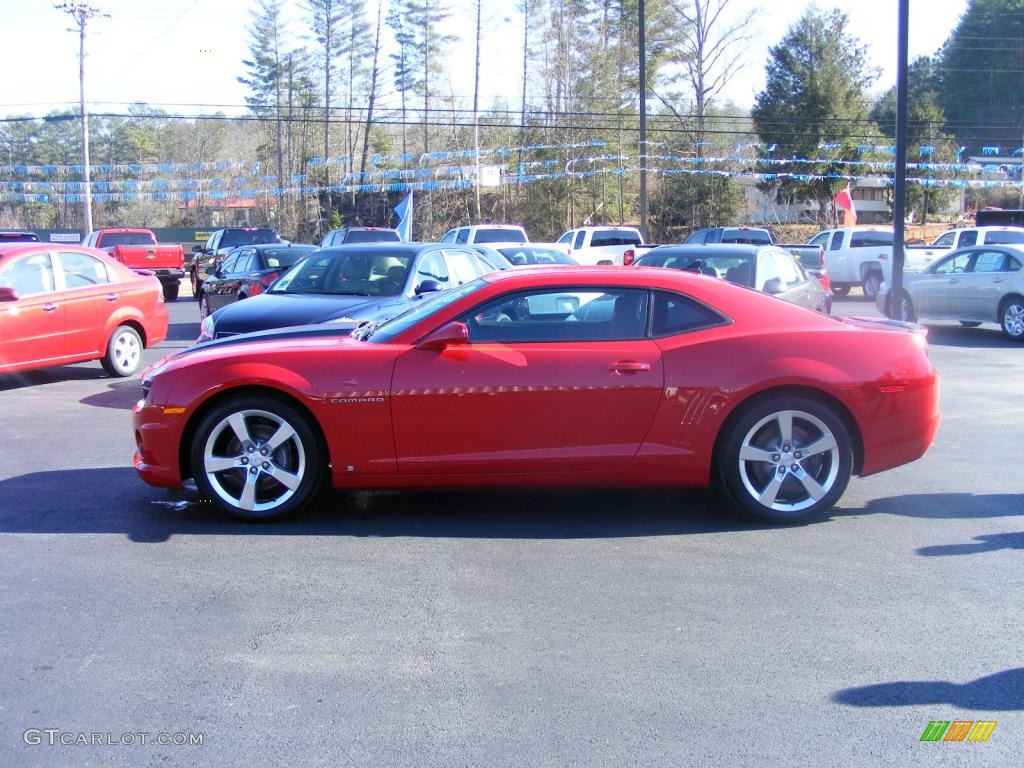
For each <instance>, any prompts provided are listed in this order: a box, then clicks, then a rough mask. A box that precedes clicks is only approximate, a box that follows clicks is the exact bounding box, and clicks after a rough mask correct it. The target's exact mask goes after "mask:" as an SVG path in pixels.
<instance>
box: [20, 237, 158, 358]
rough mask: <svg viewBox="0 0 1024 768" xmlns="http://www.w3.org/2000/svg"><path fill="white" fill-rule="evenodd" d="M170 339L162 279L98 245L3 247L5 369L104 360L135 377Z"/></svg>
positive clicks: (46, 244) (29, 244) (57, 244)
mask: <svg viewBox="0 0 1024 768" xmlns="http://www.w3.org/2000/svg"><path fill="white" fill-rule="evenodd" d="M165 338H167V308H166V307H165V306H164V299H163V293H162V289H161V287H160V282H159V281H158V280H157V279H156V278H155V277H153V276H152V275H142V274H139V273H136V272H133V271H132V270H131V269H129V268H128V267H126V266H124V265H123V264H121V263H119V262H117V261H115V260H114V259H112V258H110V257H109V256H107V254H105V253H103V251H99V250H96V249H95V248H85V247H83V246H78V245H63V244H60V243H19V244H10V245H0V374H5V373H13V372H14V371H24V370H28V369H31V368H44V367H46V366H51V365H67V364H69V363H80V362H84V361H87V360H100V361H101V362H102V364H103V368H104V369H105V370H106V371H107V372H108V373H109V374H110V375H112V376H130V375H131V374H133V373H135V372H136V371H137V370H138V368H139V365H140V363H141V362H142V350H143V349H144V348H145V347H148V346H151V345H153V344H157V343H159V342H161V341H163V340H164V339H165Z"/></svg>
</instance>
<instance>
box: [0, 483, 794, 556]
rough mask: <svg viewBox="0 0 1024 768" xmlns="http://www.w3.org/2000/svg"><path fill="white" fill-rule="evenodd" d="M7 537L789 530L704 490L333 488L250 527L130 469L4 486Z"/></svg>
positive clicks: (1, 516) (555, 535)
mask: <svg viewBox="0 0 1024 768" xmlns="http://www.w3.org/2000/svg"><path fill="white" fill-rule="evenodd" d="M0 498H2V499H3V500H4V503H3V505H2V508H0V533H19V534H25V533H29V534H31V533H39V534H54V533H57V534H65V533H86V534H96V533H114V534H124V535H127V536H128V537H129V538H130V539H131V540H132V541H137V542H149V543H157V542H163V541H167V540H168V539H170V538H171V537H172V536H174V535H176V534H188V535H203V534H210V535H237V536H253V535H256V536H341V537H344V536H350V537H372V536H379V537H393V536H423V537H451V538H499V539H500V538H521V539H576V538H580V539H586V538H616V537H644V536H679V535H687V534H706V533H723V532H734V531H735V532H742V531H752V530H761V529H775V530H782V531H784V530H785V527H780V526H775V525H770V524H767V523H762V522H758V521H752V520H749V519H746V518H744V517H741V516H740V515H738V514H737V513H736V512H734V511H732V509H731V508H730V507H729V506H728V505H726V504H724V503H723V502H721V501H719V500H718V499H717V498H716V497H715V496H713V495H712V494H710V493H707V492H704V491H607V490H603V491H564V490H553V491H532V490H531V491H521V490H515V491H498V490H487V491H450V492H449V491H402V492H394V491H388V492H369V491H361V492H351V493H343V492H326V493H323V494H321V496H320V497H319V498H318V499H317V500H316V501H315V502H314V504H313V505H312V507H311V508H310V509H308V510H306V511H305V512H303V513H302V514H300V515H296V516H295V517H293V518H289V519H287V520H284V521H281V522H277V523H263V524H251V525H248V524H245V523H241V522H238V521H235V520H232V519H231V518H229V517H227V516H225V515H224V514H222V513H221V512H219V511H218V510H217V509H215V508H214V507H213V505H212V504H210V503H209V502H208V501H205V500H204V499H202V498H200V496H199V495H198V494H197V493H196V492H195V491H194V490H191V491H190V490H188V489H180V490H165V489H160V488H151V487H150V486H147V485H145V484H144V483H143V482H142V481H141V480H139V478H138V476H137V475H136V473H135V470H134V469H132V468H130V467H108V468H94V469H74V470H66V471H59V472H37V473H31V474H26V475H19V476H17V477H11V478H8V479H6V480H2V481H0Z"/></svg>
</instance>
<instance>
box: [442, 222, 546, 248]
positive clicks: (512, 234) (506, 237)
mask: <svg viewBox="0 0 1024 768" xmlns="http://www.w3.org/2000/svg"><path fill="white" fill-rule="evenodd" d="M441 242H442V243H457V244H459V245H463V244H465V245H471V244H473V243H528V242H530V238H529V237H527V236H526V230H525V229H523V228H522V227H521V226H519V225H518V224H472V225H470V226H466V227H456V228H455V229H449V230H448V231H447V232H445V233H444V237H442V238H441Z"/></svg>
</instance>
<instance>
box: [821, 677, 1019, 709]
mask: <svg viewBox="0 0 1024 768" xmlns="http://www.w3.org/2000/svg"><path fill="white" fill-rule="evenodd" d="M832 700H833V701H835V702H836V703H838V704H847V705H849V706H853V707H905V706H920V705H937V704H939V705H947V706H954V707H960V708H961V709H978V710H1021V709H1024V667H1018V668H1016V669H1008V670H1005V671H1003V672H997V673H996V674H994V675H987V676H985V677H979V678H978V679H977V680H972V681H971V682H969V683H964V684H963V685H960V684H957V683H949V682H946V681H943V680H921V681H905V680H901V681H897V682H894V683H879V684H877V685H865V686H863V687H860V688H847V689H845V690H842V691H839V692H837V693H835V694H833V695H832Z"/></svg>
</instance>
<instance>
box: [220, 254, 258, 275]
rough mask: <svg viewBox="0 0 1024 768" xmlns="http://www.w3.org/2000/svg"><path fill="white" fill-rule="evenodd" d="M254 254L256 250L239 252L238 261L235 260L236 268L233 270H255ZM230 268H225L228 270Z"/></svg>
mask: <svg viewBox="0 0 1024 768" xmlns="http://www.w3.org/2000/svg"><path fill="white" fill-rule="evenodd" d="M253 256H254V252H253V251H250V250H246V251H242V252H241V253H240V254H238V261H236V262H235V268H234V269H233V270H231V271H232V272H251V271H252V270H253V263H252V262H253ZM227 271H228V270H225V272H227Z"/></svg>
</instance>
